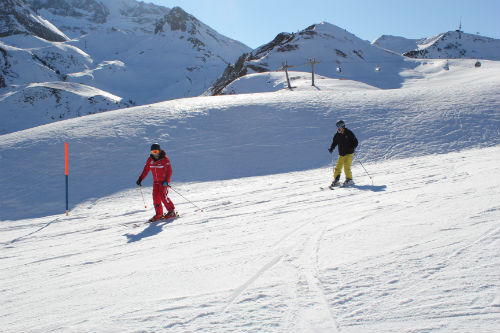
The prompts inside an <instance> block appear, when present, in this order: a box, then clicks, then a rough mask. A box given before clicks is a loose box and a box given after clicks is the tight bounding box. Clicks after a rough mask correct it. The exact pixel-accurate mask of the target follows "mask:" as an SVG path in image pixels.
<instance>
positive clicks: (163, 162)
mask: <svg viewBox="0 0 500 333" xmlns="http://www.w3.org/2000/svg"><path fill="white" fill-rule="evenodd" d="M150 170H151V173H152V174H153V204H154V206H155V211H156V215H157V216H161V215H163V207H162V205H161V203H162V202H163V204H164V205H165V208H167V211H172V210H174V209H175V206H174V204H173V202H172V201H171V200H170V198H169V197H168V187H166V186H163V182H167V183H170V178H171V177H172V166H171V165H170V160H169V159H168V157H167V155H166V154H165V151H163V150H162V151H161V152H160V155H159V156H158V159H155V158H154V156H153V155H152V154H151V155H150V156H149V158H148V160H147V161H146V165H145V166H144V170H143V171H142V174H141V176H140V177H139V178H140V179H141V181H142V180H143V179H144V178H146V176H147V175H148V173H149V171H150Z"/></svg>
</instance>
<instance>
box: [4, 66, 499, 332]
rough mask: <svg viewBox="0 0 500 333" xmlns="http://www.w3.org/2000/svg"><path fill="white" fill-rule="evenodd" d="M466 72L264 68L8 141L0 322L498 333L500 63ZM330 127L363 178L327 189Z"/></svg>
mask: <svg viewBox="0 0 500 333" xmlns="http://www.w3.org/2000/svg"><path fill="white" fill-rule="evenodd" d="M471 64H472V62H471V60H453V61H450V63H449V70H445V69H444V68H443V61H442V60H426V61H419V62H417V63H416V66H411V67H408V68H405V69H404V70H403V71H402V72H400V75H401V77H402V78H403V80H404V81H403V82H402V83H401V87H400V88H398V89H380V88H378V87H376V86H370V85H367V84H366V83H360V82H355V81H349V80H340V79H338V78H331V77H324V76H323V77H318V80H317V81H316V86H315V87H313V86H311V85H310V77H309V75H310V74H304V73H299V72H294V73H291V74H292V76H294V80H293V81H292V82H293V85H294V86H295V88H293V89H292V90H289V89H288V88H286V86H285V85H284V84H283V82H284V81H282V80H283V77H284V73H270V74H258V75H254V76H251V77H247V78H246V79H244V80H241V79H240V80H241V81H240V82H236V83H235V85H234V86H233V88H234V93H238V94H237V95H227V96H217V97H196V98H187V99H180V100H172V101H167V102H162V103H157V104H151V105H146V106H140V107H135V108H129V109H123V110H116V111H110V112H106V113H101V114H96V115H90V116H85V117H80V118H75V119H70V120H65V121H60V122H57V123H53V124H49V125H44V126H39V127H35V128H31V129H27V130H24V131H19V132H14V133H10V134H5V135H1V136H0V171H1V173H2V175H3V176H2V178H0V188H2V191H0V203H1V205H2V206H1V209H0V212H1V213H0V214H1V216H0V220H1V221H0V228H1V231H2V232H1V233H0V243H1V247H0V251H1V252H0V258H1V260H0V270H1V272H2V273H1V274H2V275H1V280H0V294H1V298H2V307H1V308H0V327H2V329H3V330H6V331H8V332H70V331H77V332H95V331H98V332H160V331H161V332H235V331H236V332H305V333H310V332H311V333H312V332H370V333H373V332H384V333H385V332H472V331H474V332H496V331H497V329H498V326H499V324H500V297H499V294H500V293H499V291H500V280H499V279H498V272H499V269H500V257H499V253H500V251H499V249H500V227H499V225H498V221H499V220H500V205H499V203H498V202H499V201H498V197H499V194H500V180H499V179H500V178H499V177H498V176H499V174H500V163H499V161H500V133H499V131H500V130H499V128H500V127H499V124H500V113H499V110H500V98H499V97H500V80H499V79H498V78H499V77H500V76H499V74H500V66H499V63H498V62H497V61H484V62H483V66H482V67H481V68H474V67H473V66H471ZM266 75H267V76H266ZM259 87H262V88H261V89H262V90H260V89H259ZM249 92H251V93H249ZM338 119H343V120H344V121H345V122H346V124H347V127H348V128H350V129H351V130H353V131H354V133H355V134H356V135H357V137H358V139H359V140H360V146H359V148H358V151H357V153H356V156H355V159H354V163H353V173H354V180H355V185H354V186H352V187H348V188H336V189H335V190H333V191H331V190H329V189H322V188H325V187H327V186H328V185H329V183H330V182H331V180H332V162H333V161H332V157H333V159H335V158H336V155H335V154H334V155H333V156H331V155H330V154H329V153H328V151H327V149H328V147H329V145H330V143H331V139H332V136H333V134H334V131H335V129H334V124H335V122H336V121H337V120H338ZM64 142H69V147H70V148H69V152H70V165H69V167H70V176H69V180H70V181H69V183H70V208H71V209H70V214H69V216H65V215H64V211H65V207H64V197H65V194H64V179H65V178H64ZM153 142H159V143H160V145H162V147H163V148H164V149H165V150H166V152H167V155H168V156H169V157H170V159H171V161H172V164H173V169H174V174H173V179H172V180H173V183H172V189H171V191H170V197H171V198H172V200H173V201H174V203H175V204H176V208H177V210H178V211H179V213H180V217H179V218H178V219H175V220H173V221H169V223H166V222H163V223H157V224H146V223H145V221H146V220H147V219H148V218H149V217H151V216H152V215H153V208H152V200H151V187H150V185H151V176H149V177H148V178H147V179H146V180H145V181H144V182H143V184H144V185H145V187H144V188H143V192H144V196H145V199H146V201H145V202H143V200H142V196H141V192H140V189H139V188H138V187H137V186H135V181H136V179H137V177H138V176H139V174H140V172H141V171H142V167H143V165H144V162H145V161H146V158H147V157H148V154H149V151H148V150H149V146H150V144H151V143H153ZM186 199H188V200H190V202H189V201H187V200H186ZM191 202H192V203H193V204H196V205H197V206H198V207H199V208H201V209H203V211H200V209H198V208H197V207H195V206H194V205H193V204H192V203H191ZM145 204H146V206H147V207H144V205H145Z"/></svg>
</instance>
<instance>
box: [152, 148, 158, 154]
mask: <svg viewBox="0 0 500 333" xmlns="http://www.w3.org/2000/svg"><path fill="white" fill-rule="evenodd" d="M159 153H160V151H159V150H158V149H155V150H151V154H159Z"/></svg>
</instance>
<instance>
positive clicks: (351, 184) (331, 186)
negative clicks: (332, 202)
mask: <svg viewBox="0 0 500 333" xmlns="http://www.w3.org/2000/svg"><path fill="white" fill-rule="evenodd" d="M353 185H354V183H353V182H352V183H349V184H346V185H344V184H339V185H329V186H326V187H323V186H321V187H320V189H321V190H326V189H329V190H332V191H333V190H334V189H335V188H336V187H338V188H342V187H351V186H353Z"/></svg>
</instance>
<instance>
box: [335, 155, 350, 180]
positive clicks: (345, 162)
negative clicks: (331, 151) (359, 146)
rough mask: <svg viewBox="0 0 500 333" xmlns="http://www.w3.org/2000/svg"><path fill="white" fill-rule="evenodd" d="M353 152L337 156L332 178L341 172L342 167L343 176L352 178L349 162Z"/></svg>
mask: <svg viewBox="0 0 500 333" xmlns="http://www.w3.org/2000/svg"><path fill="white" fill-rule="evenodd" d="M353 157H354V154H347V155H344V156H339V159H338V160H337V165H336V166H335V170H334V171H333V179H335V178H337V176H338V175H340V174H341V173H342V168H344V172H345V178H346V179H352V172H351V164H352V158H353Z"/></svg>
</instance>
